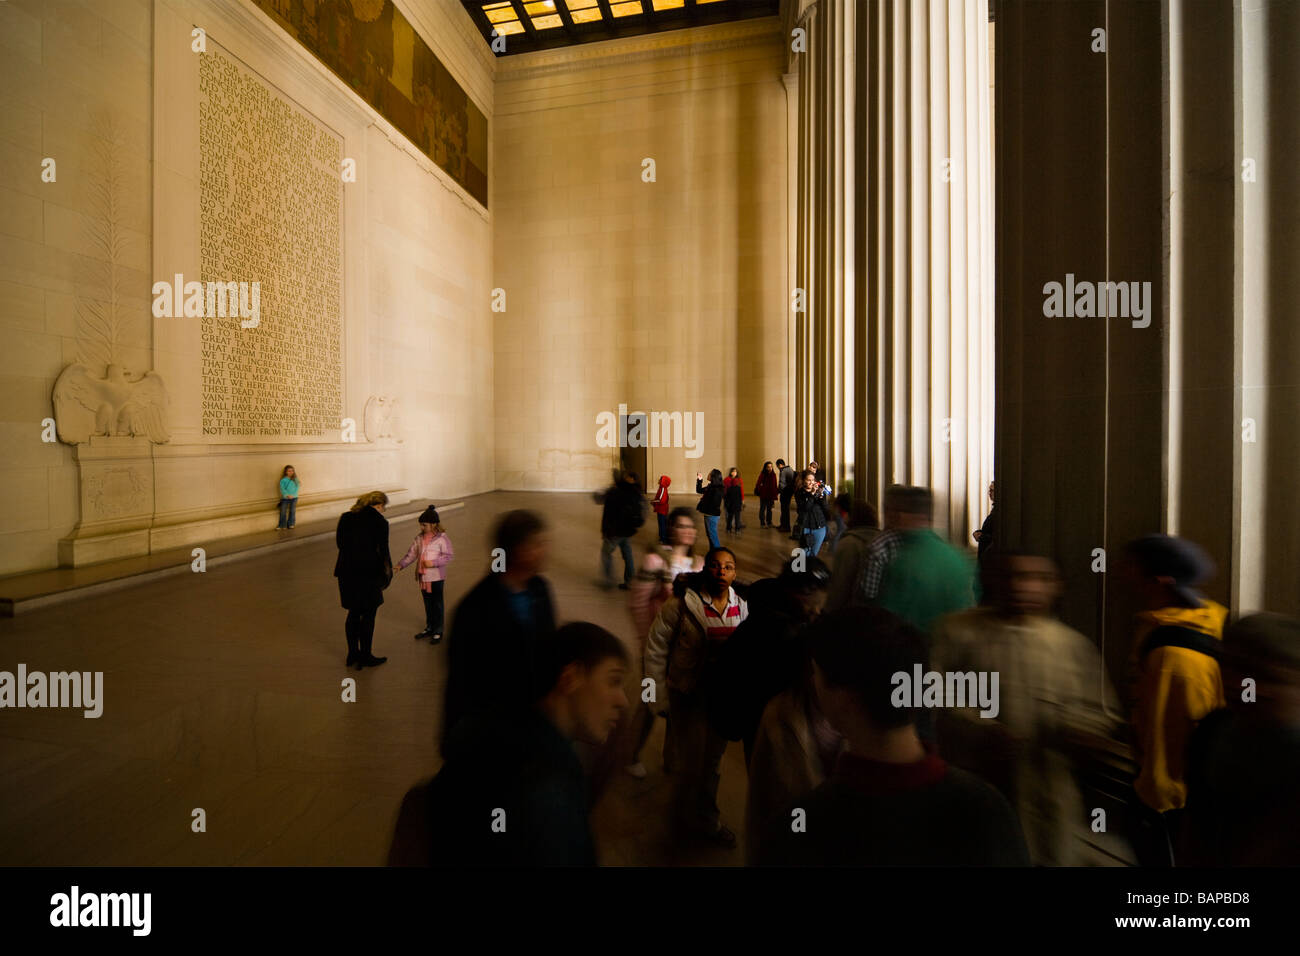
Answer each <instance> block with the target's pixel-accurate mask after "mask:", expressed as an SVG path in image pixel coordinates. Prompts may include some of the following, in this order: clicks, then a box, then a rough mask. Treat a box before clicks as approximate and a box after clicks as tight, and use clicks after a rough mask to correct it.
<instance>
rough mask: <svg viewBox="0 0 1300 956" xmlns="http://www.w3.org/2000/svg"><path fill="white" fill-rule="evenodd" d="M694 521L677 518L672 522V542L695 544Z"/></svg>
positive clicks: (687, 545)
mask: <svg viewBox="0 0 1300 956" xmlns="http://www.w3.org/2000/svg"><path fill="white" fill-rule="evenodd" d="M695 533H696V532H695V522H694V521H692V520H690V519H689V518H678V519H677V521H676V522H675V523H674V524H673V544H679V545H682V546H683V547H688V548H689V547H691V546H692V545H694V544H695Z"/></svg>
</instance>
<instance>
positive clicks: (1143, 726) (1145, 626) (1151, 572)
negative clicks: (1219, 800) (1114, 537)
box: [1124, 534, 1228, 866]
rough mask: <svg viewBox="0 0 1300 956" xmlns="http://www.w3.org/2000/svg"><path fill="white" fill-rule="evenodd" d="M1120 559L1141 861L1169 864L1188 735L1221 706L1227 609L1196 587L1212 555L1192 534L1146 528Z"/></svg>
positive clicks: (1180, 809) (1176, 839)
mask: <svg viewBox="0 0 1300 956" xmlns="http://www.w3.org/2000/svg"><path fill="white" fill-rule="evenodd" d="M1125 558H1126V560H1125V562H1124V570H1125V572H1126V577H1127V580H1128V583H1129V588H1130V590H1131V592H1132V593H1133V595H1134V596H1135V597H1136V598H1137V602H1138V606H1139V608H1140V610H1139V611H1138V614H1137V617H1136V621H1135V625H1136V626H1135V628H1134V635H1133V658H1132V659H1131V664H1133V665H1135V666H1134V672H1135V673H1136V684H1135V687H1134V691H1133V732H1134V738H1135V742H1136V744H1137V757H1138V766H1139V768H1140V769H1139V771H1138V777H1137V780H1136V781H1135V783H1134V788H1135V789H1136V790H1137V795H1138V798H1139V799H1140V800H1141V801H1142V803H1143V804H1144V805H1145V806H1146V807H1147V808H1148V809H1149V812H1148V814H1147V819H1146V821H1145V822H1146V823H1147V824H1148V827H1147V828H1146V830H1145V831H1144V835H1143V836H1142V837H1140V839H1139V848H1138V852H1139V859H1140V860H1141V862H1142V863H1143V864H1144V865H1148V866H1169V865H1171V863H1172V857H1173V855H1174V851H1175V850H1177V849H1179V843H1180V837H1181V830H1182V826H1183V823H1184V820H1183V817H1184V808H1185V807H1186V805H1187V781H1186V770H1187V755H1188V742H1189V740H1190V739H1191V736H1192V732H1193V731H1194V730H1195V729H1196V726H1197V724H1199V723H1200V721H1201V720H1202V719H1203V718H1204V717H1206V716H1207V715H1208V714H1209V713H1211V712H1212V711H1214V710H1216V709H1218V708H1220V707H1222V706H1223V705H1224V696H1223V677H1222V674H1221V672H1220V670H1219V655H1220V649H1221V647H1222V640H1223V627H1224V623H1225V622H1226V620H1227V617H1228V610H1227V608H1225V607H1223V606H1222V605H1221V604H1218V603H1216V602H1214V601H1211V600H1209V599H1208V598H1206V597H1205V596H1204V595H1203V594H1202V593H1201V592H1200V590H1199V586H1200V585H1201V584H1202V583H1203V582H1205V581H1207V580H1208V579H1209V578H1210V577H1211V576H1212V575H1213V573H1214V562H1213V561H1211V560H1210V557H1209V555H1207V554H1206V553H1205V552H1204V551H1203V550H1202V549H1201V548H1200V547H1198V546H1197V545H1196V544H1194V543H1192V542H1191V541H1188V540H1187V539H1185V538H1176V537H1172V536H1170V535H1165V534H1150V535H1146V536H1145V537H1141V538H1138V539H1137V540H1136V541H1132V542H1130V543H1129V544H1128V546H1127V547H1126V548H1125ZM1144 851H1145V852H1144Z"/></svg>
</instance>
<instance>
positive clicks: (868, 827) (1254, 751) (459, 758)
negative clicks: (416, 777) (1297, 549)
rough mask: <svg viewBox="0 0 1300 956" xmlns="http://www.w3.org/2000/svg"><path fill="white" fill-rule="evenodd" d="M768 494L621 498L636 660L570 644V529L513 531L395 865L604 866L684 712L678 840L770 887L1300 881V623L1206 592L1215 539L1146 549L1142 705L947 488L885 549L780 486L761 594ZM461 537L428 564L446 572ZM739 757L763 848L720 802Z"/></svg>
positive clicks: (798, 481) (834, 511) (586, 640)
mask: <svg viewBox="0 0 1300 956" xmlns="http://www.w3.org/2000/svg"><path fill="white" fill-rule="evenodd" d="M769 466H770V467H769ZM728 482H730V483H728ZM739 482H740V478H739V473H738V472H737V471H736V469H734V468H733V469H731V474H730V475H728V476H726V478H724V477H723V475H722V473H721V471H720V470H717V469H715V470H714V471H713V472H711V473H710V475H709V476H708V478H707V480H706V479H705V476H704V475H700V476H698V477H697V483H696V484H697V491H698V492H699V494H700V496H701V497H700V500H699V502H698V503H697V505H696V508H695V509H694V510H693V509H691V508H683V507H679V508H675V509H674V508H672V507H671V502H670V500H669V492H668V488H669V487H670V485H671V482H670V481H669V480H668V479H667V477H664V478H661V479H660V481H659V483H658V486H657V488H656V490H655V492H654V500H653V502H651V503H649V504H647V502H646V495H645V494H644V492H643V491H642V490H641V484H640V480H639V477H638V476H636V475H634V474H631V473H626V474H623V475H621V476H619V478H618V480H616V481H615V482H614V483H613V485H612V486H611V488H610V489H608V490H607V491H606V492H604V493H603V494H601V495H599V496H598V500H600V502H601V503H602V505H603V512H602V520H601V538H602V548H601V556H602V564H603V569H604V572H605V578H604V583H605V584H606V585H607V586H613V582H614V578H613V569H612V557H613V553H614V552H615V551H621V553H622V557H623V562H624V568H623V570H624V574H623V581H622V586H623V587H625V589H626V590H627V591H628V592H629V594H628V611H629V618H630V621H631V637H632V638H633V640H631V641H626V640H623V639H620V638H619V637H618V636H616V635H614V634H612V633H610V632H609V631H608V630H606V629H604V628H601V627H598V626H597V625H595V624H591V623H585V622H576V623H568V624H564V625H563V626H560V625H559V624H558V622H557V620H556V612H555V602H554V599H553V598H552V596H551V588H550V585H549V583H548V582H547V580H546V578H545V577H544V575H543V571H544V569H545V566H546V560H547V554H548V548H549V543H548V542H549V535H548V531H547V526H546V523H545V521H544V519H542V518H541V517H540V516H539V515H537V514H534V513H532V512H528V511H515V512H510V513H508V514H506V515H505V516H503V517H502V518H501V519H500V521H499V522H498V524H497V527H496V529H495V531H494V534H493V540H492V542H491V543H492V545H493V548H494V554H496V555H499V556H504V560H503V561H502V562H501V563H500V565H499V566H497V565H495V564H494V569H493V570H490V571H489V572H488V573H487V574H486V575H485V576H484V577H483V578H482V580H481V581H479V583H478V584H477V585H475V586H474V588H473V589H472V590H471V591H470V592H469V594H468V595H467V596H466V597H465V598H464V599H463V600H462V601H461V602H460V604H459V605H458V606H457V607H456V609H455V611H454V612H453V614H452V619H451V627H450V631H449V640H448V661H447V665H448V671H447V686H446V691H445V697H444V702H443V703H444V707H443V713H444V716H443V722H442V737H441V751H442V756H443V759H444V764H443V767H442V769H441V771H440V772H439V773H438V774H437V776H436V777H435V778H433V779H432V780H431V781H429V782H426V783H424V784H421V785H420V786H417V787H415V788H413V789H412V790H411V792H410V793H408V795H407V797H406V799H405V801H404V803H403V806H402V809H401V813H400V817H399V822H398V830H397V834H396V836H395V838H394V842H393V851H392V857H391V862H393V863H394V864H429V863H433V864H438V865H493V864H524V865H591V864H594V863H595V862H596V861H597V857H598V854H597V847H596V842H595V839H594V837H593V835H592V832H591V826H590V822H589V812H590V809H591V807H592V805H593V801H594V800H596V799H597V798H598V797H599V796H600V793H601V791H602V789H603V788H604V786H605V784H606V783H607V780H606V779H602V778H601V776H600V774H599V773H594V772H593V768H595V767H597V766H600V765H601V764H602V763H604V764H609V763H610V761H611V760H612V761H614V762H615V763H614V765H615V766H617V767H622V768H623V769H624V770H625V771H626V772H627V773H628V774H631V775H632V776H634V777H639V778H643V777H645V776H647V774H648V773H649V772H650V771H648V770H647V767H646V765H645V763H644V762H643V760H642V753H643V751H644V748H645V746H646V744H647V742H648V741H649V739H650V737H651V735H652V732H653V729H654V727H655V723H656V721H657V720H658V719H660V718H663V719H664V720H665V724H664V734H663V739H664V743H663V759H662V768H663V771H662V772H663V773H664V774H665V775H666V776H667V778H668V781H669V783H670V786H671V788H672V794H673V796H672V800H671V804H670V806H671V810H670V812H671V815H672V820H671V823H672V826H673V832H674V833H675V834H676V838H677V839H678V840H680V841H698V842H699V843H701V844H712V845H716V846H721V847H727V848H731V847H735V848H737V852H738V853H743V855H744V860H745V862H747V863H749V864H751V865H1031V864H1032V865H1054V866H1056V865H1085V864H1097V863H1106V862H1111V863H1124V862H1133V860H1134V859H1136V861H1137V862H1138V863H1140V864H1141V865H1145V866H1170V865H1196V864H1200V865H1243V864H1295V863H1296V862H1300V846H1298V845H1297V838H1296V837H1295V836H1294V829H1293V828H1290V827H1288V826H1287V825H1286V824H1287V820H1289V819H1290V816H1291V813H1292V811H1293V810H1294V808H1295V806H1296V805H1297V796H1300V779H1298V775H1300V622H1297V621H1296V620H1294V619H1291V618H1287V617H1283V616H1279V615H1269V614H1256V615H1251V616H1248V617H1246V618H1244V619H1242V620H1239V621H1236V622H1235V623H1232V624H1230V623H1229V613H1228V610H1227V609H1226V608H1225V607H1223V606H1222V605H1220V604H1218V603H1216V602H1214V601H1212V600H1210V599H1209V598H1207V597H1206V596H1205V594H1204V593H1203V592H1202V590H1201V587H1202V586H1203V585H1204V584H1205V583H1206V582H1207V581H1208V580H1210V579H1211V576H1212V575H1213V573H1214V567H1213V564H1212V563H1211V561H1210V559H1209V558H1208V557H1207V556H1206V555H1205V553H1204V552H1203V551H1202V550H1201V549H1200V548H1199V547H1197V546H1196V545H1195V544H1193V543H1192V542H1189V541H1186V540H1183V539H1180V538H1176V537H1171V536H1167V535H1160V534H1153V535H1148V536H1146V537H1142V538H1139V539H1138V540H1136V541H1133V542H1131V543H1130V544H1129V545H1128V546H1127V547H1126V548H1125V551H1124V560H1123V562H1122V566H1123V570H1122V577H1123V580H1124V587H1125V588H1127V589H1128V593H1129V595H1130V596H1131V597H1132V598H1133V600H1134V601H1135V602H1136V603H1137V605H1138V606H1139V607H1140V611H1139V612H1138V613H1137V615H1136V617H1135V619H1134V621H1133V626H1132V629H1131V633H1130V634H1129V635H1127V638H1128V640H1129V641H1130V643H1131V647H1132V655H1131V668H1130V673H1129V674H1127V675H1125V676H1126V680H1125V681H1124V682H1123V685H1122V686H1124V687H1125V688H1126V690H1127V694H1126V699H1121V698H1120V697H1118V696H1117V695H1116V694H1115V692H1114V690H1113V688H1112V686H1111V680H1110V678H1109V676H1108V672H1107V669H1106V665H1105V663H1104V662H1103V660H1102V655H1101V654H1100V652H1099V650H1098V647H1097V645H1096V644H1095V643H1094V641H1093V640H1092V639H1090V638H1089V637H1088V636H1086V635H1084V634H1081V633H1079V632H1078V631H1076V630H1074V629H1073V628H1071V627H1069V626H1068V625H1067V624H1065V623H1064V622H1062V621H1061V620H1059V619H1058V617H1057V616H1056V612H1055V608H1056V605H1057V603H1058V599H1059V598H1060V596H1061V594H1062V588H1063V580H1062V576H1061V573H1060V571H1059V568H1058V566H1057V563H1056V561H1055V560H1054V559H1053V558H1052V557H1049V556H1046V555H1042V554H1033V553H1028V552H1025V551H1019V550H1014V549H1012V548H1009V547H1007V546H1005V544H1004V543H1002V542H1001V541H999V540H998V529H997V523H996V521H995V520H994V518H993V515H992V513H991V514H990V517H989V519H988V520H987V521H985V522H984V524H983V526H982V527H981V529H980V530H979V531H977V532H975V534H974V537H975V539H976V541H977V542H978V557H976V556H975V555H973V554H971V553H970V551H968V550H963V549H962V548H960V547H957V546H954V544H953V543H951V542H949V541H947V540H945V539H944V537H943V536H941V535H940V534H939V533H938V532H937V531H936V530H935V529H934V527H933V508H934V504H933V497H932V495H931V494H930V492H929V491H928V490H927V489H924V488H915V487H904V486H893V487H891V488H889V489H888V490H887V491H886V492H885V494H884V496H883V506H884V507H883V517H884V521H883V527H879V525H880V524H881V522H879V521H878V520H877V515H876V513H875V511H874V510H873V509H872V508H871V507H870V506H869V505H867V504H866V503H863V502H861V501H855V500H853V499H852V498H851V497H850V496H848V495H840V496H839V497H835V496H833V494H832V491H831V489H830V488H829V486H828V485H826V482H825V477H824V475H820V474H819V469H818V468H817V466H816V463H815V462H814V463H810V466H809V468H808V469H807V470H805V471H804V472H802V473H801V474H799V475H795V474H794V473H793V470H792V469H790V468H789V467H788V466H786V464H785V463H784V462H783V461H780V460H778V461H777V462H775V463H770V462H769V463H765V465H764V468H763V470H762V472H761V475H760V478H759V479H758V483H757V484H756V486H755V494H756V496H758V497H759V498H760V500H761V501H762V502H764V505H763V507H761V508H760V527H761V528H768V527H773V528H777V529H780V530H787V531H791V532H792V533H793V534H794V535H795V536H797V537H798V539H799V540H800V543H801V545H802V548H801V549H799V550H796V551H795V552H794V553H793V555H792V556H791V557H790V559H789V560H787V561H786V562H785V563H784V565H783V567H782V570H781V572H780V573H779V574H778V575H777V576H775V577H771V578H764V579H758V580H749V576H748V575H746V574H745V569H744V568H743V567H742V566H741V562H740V560H739V559H738V558H737V555H736V553H735V551H733V550H732V548H729V547H727V546H725V545H723V544H722V543H721V542H720V540H719V536H718V529H717V525H718V518H719V512H720V511H722V510H723V509H726V510H727V512H728V515H729V516H732V515H733V512H732V509H731V506H730V505H729V504H728V501H729V499H728V495H731V500H734V501H735V503H736V504H737V505H738V507H736V508H735V509H734V520H731V519H730V518H729V520H728V524H727V528H728V530H729V531H730V532H731V533H732V534H738V533H739V532H740V531H741V529H742V528H743V527H744V525H743V524H742V523H741V521H740V511H741V507H740V506H742V503H743V492H742V491H741V490H740V483H739ZM733 489H734V491H733ZM989 492H990V499H991V500H992V498H993V488H992V486H990V489H989ZM777 502H779V503H780V512H779V515H780V518H779V523H774V521H773V514H774V511H775V506H776V504H777ZM792 502H793V504H794V505H795V507H794V509H793V511H794V521H793V523H791V521H790V517H791V508H790V504H791V503H792ZM651 511H653V512H654V513H655V514H656V515H657V518H658V522H657V524H658V527H657V529H656V534H655V537H654V540H653V541H652V542H650V543H648V545H647V546H646V547H645V548H644V549H643V552H642V554H641V555H640V558H639V560H637V556H636V555H635V554H634V549H633V546H632V545H633V541H634V540H635V538H636V536H637V534H638V531H639V529H640V528H641V527H642V525H643V523H644V521H645V519H646V517H648V513H649V512H651ZM697 514H702V515H703V516H704V532H705V533H704V537H706V538H707V541H708V547H707V548H700V549H697V547H696V542H697V539H698V538H700V537H701V535H700V528H699V527H698V526H697V524H696V515H697ZM433 517H434V518H436V514H435V515H433ZM435 524H436V522H435ZM358 527H360V525H358ZM828 528H832V529H834V533H833V541H834V547H833V548H832V549H830V551H831V553H829V554H827V560H823V559H822V558H821V557H820V556H819V555H820V554H821V552H822V551H823V549H824V546H825V544H826V538H827V529H828ZM432 532H433V529H432V528H430V529H428V531H427V532H424V533H426V534H429V535H430V537H428V538H426V539H417V541H416V542H415V543H413V545H412V550H411V552H408V556H407V560H408V561H410V560H416V559H419V558H420V556H421V555H425V554H428V555H431V557H429V558H425V559H423V560H436V559H437V557H438V556H439V555H441V554H442V553H443V549H442V546H440V545H436V544H435V542H436V539H437V534H442V533H443V532H442V531H441V527H440V526H438V529H437V534H433V533H432ZM367 540H369V539H367ZM340 542H341V543H340V550H341V553H342V550H343V543H342V537H341V539H340ZM774 543H775V542H774ZM777 547H778V548H779V549H782V550H783V547H782V546H780V545H778V546H777ZM697 550H698V551H702V552H703V553H702V554H700V553H697ZM340 564H341V566H345V565H347V562H345V561H343V558H342V557H341V558H340ZM347 566H352V565H347ZM343 587H344V583H343V578H342V577H341V578H340V589H341V592H342V593H343V594H344V597H345V606H346V599H347V597H348V596H349V595H348V592H344V591H343ZM352 590H353V591H355V588H353V589H352ZM353 598H354V600H355V594H354V595H353ZM381 600H382V599H381ZM437 612H438V621H437V626H438V629H439V632H440V631H441V608H440V606H439V607H438V608H437ZM430 613H431V615H432V613H433V609H432V608H431V609H430ZM349 621H350V623H349V651H350V659H351V655H352V653H353V651H352V649H353V647H354V638H353V634H354V631H356V628H360V631H359V632H358V637H357V639H356V645H355V646H357V648H358V650H357V653H358V654H360V655H363V656H364V655H369V654H370V637H369V633H370V631H372V630H373V614H371V615H370V617H369V619H368V620H367V619H364V615H363V620H362V621H361V623H360V624H355V625H354V623H352V616H351V615H350V617H349ZM433 626H434V625H433V621H430V623H429V627H428V628H426V631H428V630H430V629H431V628H432V627H433ZM417 636H419V635H417ZM913 674H915V675H917V676H918V677H919V676H920V675H922V674H926V675H931V674H937V675H938V681H939V686H940V691H941V692H940V694H939V695H938V697H939V700H938V704H937V705H936V703H935V702H932V701H930V700H929V699H928V692H927V695H926V699H924V700H922V698H921V697H920V695H919V693H918V694H917V695H915V696H912V697H908V696H907V695H900V693H899V686H900V675H904V676H906V677H910V675H913ZM980 674H982V675H996V679H995V680H994V681H993V682H992V687H993V688H994V692H995V693H996V694H997V696H998V700H997V702H996V706H995V707H993V708H989V709H984V708H982V706H981V703H980V702H977V701H976V700H975V699H973V694H972V695H970V696H968V697H965V698H963V697H962V696H961V695H960V694H959V695H958V696H957V698H956V699H955V700H954V699H953V697H952V690H953V685H954V676H955V678H956V683H958V684H960V682H961V680H962V679H963V677H964V676H966V675H971V676H972V677H973V675H980ZM945 681H946V686H947V691H948V696H946V697H945V696H943V693H942V690H943V687H944V683H945ZM971 686H973V683H972V685H971ZM630 688H636V689H635V690H634V691H633V692H632V693H629V689H630ZM733 741H738V742H741V744H742V746H743V752H744V768H745V773H746V775H747V780H746V793H747V800H746V808H745V818H744V825H743V840H741V839H740V838H738V837H737V834H736V833H735V832H734V831H733V830H732V829H731V827H730V826H728V821H726V820H724V819H723V818H722V814H721V812H720V810H719V806H718V788H719V782H720V779H721V773H722V767H723V756H724V754H725V752H726V750H727V748H728V745H729V744H730V743H731V742H733ZM1099 781H1100V782H1099ZM731 822H732V823H734V822H735V821H731ZM1103 835H1104V836H1103Z"/></svg>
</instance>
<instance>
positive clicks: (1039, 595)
mask: <svg viewBox="0 0 1300 956" xmlns="http://www.w3.org/2000/svg"><path fill="white" fill-rule="evenodd" d="M1002 575H1003V577H1002V582H1001V587H1002V600H1001V602H1000V603H1001V605H1002V607H1003V609H1004V610H1005V611H1008V612H1010V613H1012V614H1048V613H1050V612H1051V610H1052V604H1053V603H1055V601H1056V599H1057V598H1058V597H1059V596H1060V594H1061V578H1060V575H1059V574H1057V572H1056V565H1055V564H1053V563H1052V562H1051V561H1050V560H1048V559H1047V558H1038V557H1011V558H1007V562H1006V565H1005V566H1004V568H1003V570H1002Z"/></svg>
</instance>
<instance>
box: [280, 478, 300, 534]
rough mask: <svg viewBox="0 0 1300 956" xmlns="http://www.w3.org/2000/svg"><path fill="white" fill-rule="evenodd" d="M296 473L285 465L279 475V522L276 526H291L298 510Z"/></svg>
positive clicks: (298, 486)
mask: <svg viewBox="0 0 1300 956" xmlns="http://www.w3.org/2000/svg"><path fill="white" fill-rule="evenodd" d="M300 487H301V485H299V483H298V473H297V472H296V471H294V470H293V465H285V466H284V471H283V472H282V473H281V475H280V523H279V524H278V525H276V527H277V528H292V527H293V523H294V520H295V519H296V518H297V511H298V489H299V488H300Z"/></svg>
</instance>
